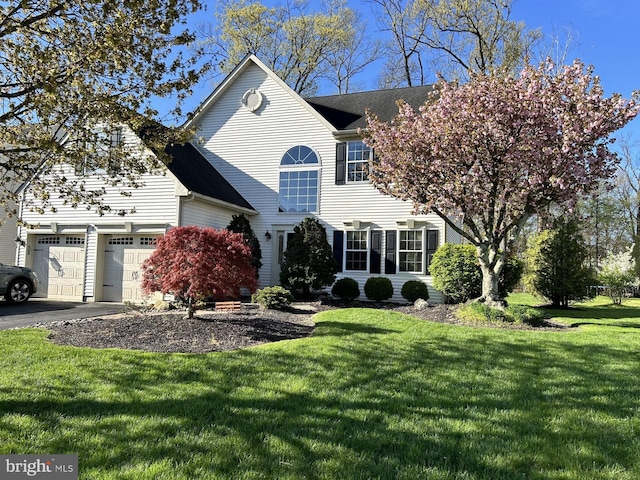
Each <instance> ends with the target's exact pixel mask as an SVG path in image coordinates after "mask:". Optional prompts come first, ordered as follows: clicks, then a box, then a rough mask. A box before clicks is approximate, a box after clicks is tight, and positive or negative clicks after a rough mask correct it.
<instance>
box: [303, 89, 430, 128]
mask: <svg viewBox="0 0 640 480" xmlns="http://www.w3.org/2000/svg"><path fill="white" fill-rule="evenodd" d="M432 91H433V85H423V86H420V87H405V88H393V89H388V90H374V91H370V92H359V93H348V94H343V95H330V96H326V97H312V98H305V100H306V101H307V103H309V105H311V106H312V107H313V108H314V109H315V110H316V111H317V112H318V113H319V114H320V115H322V116H323V117H324V118H325V119H326V120H327V121H328V122H329V123H331V125H333V126H334V127H336V129H338V130H354V129H357V128H365V127H366V126H367V119H366V117H365V110H367V109H369V110H370V111H372V112H373V113H375V114H376V115H378V117H379V118H380V119H381V120H383V121H385V122H388V121H389V120H391V119H392V118H393V117H394V116H395V115H396V114H397V113H398V106H397V104H396V102H397V101H398V100H404V101H405V102H406V103H408V104H409V105H411V106H412V107H413V108H415V109H417V108H418V107H419V106H421V105H422V104H424V103H425V102H426V101H427V99H428V95H429V93H430V92H432Z"/></svg>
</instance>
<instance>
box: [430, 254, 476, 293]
mask: <svg viewBox="0 0 640 480" xmlns="http://www.w3.org/2000/svg"><path fill="white" fill-rule="evenodd" d="M429 272H430V273H431V275H432V276H433V287H434V288H435V289H437V290H440V291H441V292H442V293H444V294H445V295H446V296H447V297H448V301H450V302H451V303H461V302H466V301H467V300H471V299H472V298H477V297H479V296H480V294H481V293H482V272H481V270H480V264H479V263H478V253H477V251H476V247H474V246H473V245H469V244H453V243H445V244H444V245H441V246H440V247H439V248H438V249H437V250H436V253H434V255H433V260H431V264H430V265H429Z"/></svg>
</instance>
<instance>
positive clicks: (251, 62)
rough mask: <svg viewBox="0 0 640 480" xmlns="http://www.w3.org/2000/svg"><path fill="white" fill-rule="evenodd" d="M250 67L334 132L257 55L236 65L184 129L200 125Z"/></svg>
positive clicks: (194, 113) (325, 121)
mask: <svg viewBox="0 0 640 480" xmlns="http://www.w3.org/2000/svg"><path fill="white" fill-rule="evenodd" d="M250 66H256V67H258V68H260V69H261V70H262V71H263V72H264V73H265V75H266V76H267V77H269V78H270V79H271V80H273V81H274V82H275V83H277V84H278V85H279V86H280V88H282V89H283V90H284V91H285V92H287V93H288V94H289V95H290V96H291V98H292V99H293V100H294V101H296V102H298V103H299V104H300V105H302V106H303V107H304V108H305V109H306V110H307V111H308V112H309V113H310V114H311V115H313V116H314V117H316V118H317V119H318V121H319V122H321V123H322V124H323V125H324V126H325V127H326V128H327V129H329V130H333V126H332V124H331V123H330V122H328V121H327V120H326V119H325V117H324V116H322V115H321V114H319V112H317V111H316V110H315V109H313V108H311V107H310V106H309V104H308V103H307V102H306V101H305V100H304V99H303V98H302V97H301V96H300V95H298V93H296V91H295V90H293V89H292V88H291V87H290V86H289V85H287V84H286V83H285V82H284V81H283V80H282V79H281V78H280V77H278V75H276V73H275V72H274V71H273V70H271V69H270V68H269V67H267V66H266V65H265V64H264V63H262V62H261V61H260V59H258V57H256V56H255V55H252V54H249V55H247V56H245V57H244V59H242V61H241V62H240V63H239V64H238V65H236V67H235V68H234V69H233V71H232V72H231V73H229V75H227V76H226V78H225V79H224V80H223V81H222V82H221V83H220V84H219V85H218V86H217V87H216V88H215V89H214V91H213V93H212V94H211V95H209V96H208V97H207V98H206V99H205V101H204V102H202V103H201V104H200V106H198V107H197V108H196V110H195V111H194V112H193V113H192V114H191V115H190V118H189V119H188V120H187V121H186V122H185V123H184V125H183V127H184V128H191V127H193V126H194V125H196V124H197V123H198V121H199V120H200V118H201V117H202V116H203V115H205V113H206V112H207V110H208V109H209V108H210V107H211V105H213V104H214V103H215V102H216V101H217V100H218V99H219V98H220V97H221V96H222V95H223V94H224V92H225V91H226V90H227V89H228V88H229V87H230V86H231V85H232V84H233V83H234V82H235V81H236V80H237V79H238V78H239V77H240V76H241V75H242V74H243V73H244V71H245V70H247V69H248V68H249V67H250Z"/></svg>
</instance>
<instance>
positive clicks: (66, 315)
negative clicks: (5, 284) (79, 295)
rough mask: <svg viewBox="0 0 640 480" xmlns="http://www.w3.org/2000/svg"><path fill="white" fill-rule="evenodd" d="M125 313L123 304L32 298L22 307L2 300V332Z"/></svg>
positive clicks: (0, 324)
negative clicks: (36, 325) (36, 324)
mask: <svg viewBox="0 0 640 480" xmlns="http://www.w3.org/2000/svg"><path fill="white" fill-rule="evenodd" d="M123 311H124V305H123V304H121V303H100V302H98V303H93V302H92V303H82V302H62V301H57V300H49V299H46V298H31V299H30V300H29V301H28V302H27V303H24V304H22V305H13V304H11V303H7V302H6V301H4V299H2V300H0V330H6V329H8V328H16V327H26V326H28V325H32V324H34V323H46V322H57V321H61V320H73V319H76V318H91V317H100V316H103V315H111V314H114V313H121V312H123Z"/></svg>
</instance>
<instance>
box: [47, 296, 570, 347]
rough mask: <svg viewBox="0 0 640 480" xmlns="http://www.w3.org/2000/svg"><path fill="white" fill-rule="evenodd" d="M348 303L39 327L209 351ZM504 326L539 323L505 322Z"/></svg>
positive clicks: (90, 343)
mask: <svg viewBox="0 0 640 480" xmlns="http://www.w3.org/2000/svg"><path fill="white" fill-rule="evenodd" d="M343 306H348V305H342V304H335V303H329V304H327V303H323V302H313V303H307V304H298V305H297V306H295V307H293V308H290V309H288V310H286V311H277V310H261V309H258V308H253V307H252V306H249V305H243V307H242V310H241V311H239V312H213V311H199V312H197V314H196V316H195V317H194V318H192V319H188V318H186V316H185V312H184V311H177V310H175V311H168V312H157V313H148V312H132V313H123V314H119V315H112V316H109V317H104V318H91V319H79V320H70V321H63V322H54V323H47V324H39V325H35V326H41V327H45V328H47V329H48V330H50V331H51V333H50V335H49V338H50V339H51V341H52V342H53V343H56V344H58V345H71V346H77V347H92V348H121V349H128V350H142V351H149V352H162V353H208V352H223V351H230V350H238V349H241V348H246V347H251V346H255V345H261V344H264V343H269V342H277V341H280V340H289V339H296V338H303V337H308V336H310V335H312V334H313V330H314V323H313V320H312V317H313V315H314V314H315V313H316V312H318V311H322V310H327V309H333V308H340V307H343ZM376 307H378V308H384V309H392V310H394V311H398V312H402V313H406V314H409V315H413V316H415V317H418V318H421V319H423V320H429V321H434V322H442V323H453V324H460V323H461V322H460V321H458V320H457V319H456V318H455V317H454V316H453V314H452V312H453V310H454V308H455V307H454V306H451V305H432V306H430V307H428V308H424V309H422V310H416V309H415V308H414V307H413V306H406V305H405V306H401V305H393V304H385V305H377V306H376ZM478 326H480V325H478ZM482 326H487V325H482ZM488 326H492V325H488ZM493 326H496V325H493ZM500 328H518V329H532V328H533V327H530V326H526V325H519V326H515V325H503V326H501V327H500ZM558 328H559V326H553V325H551V324H546V325H544V326H542V327H537V328H535V329H536V330H540V329H555V330H557V329H558Z"/></svg>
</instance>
